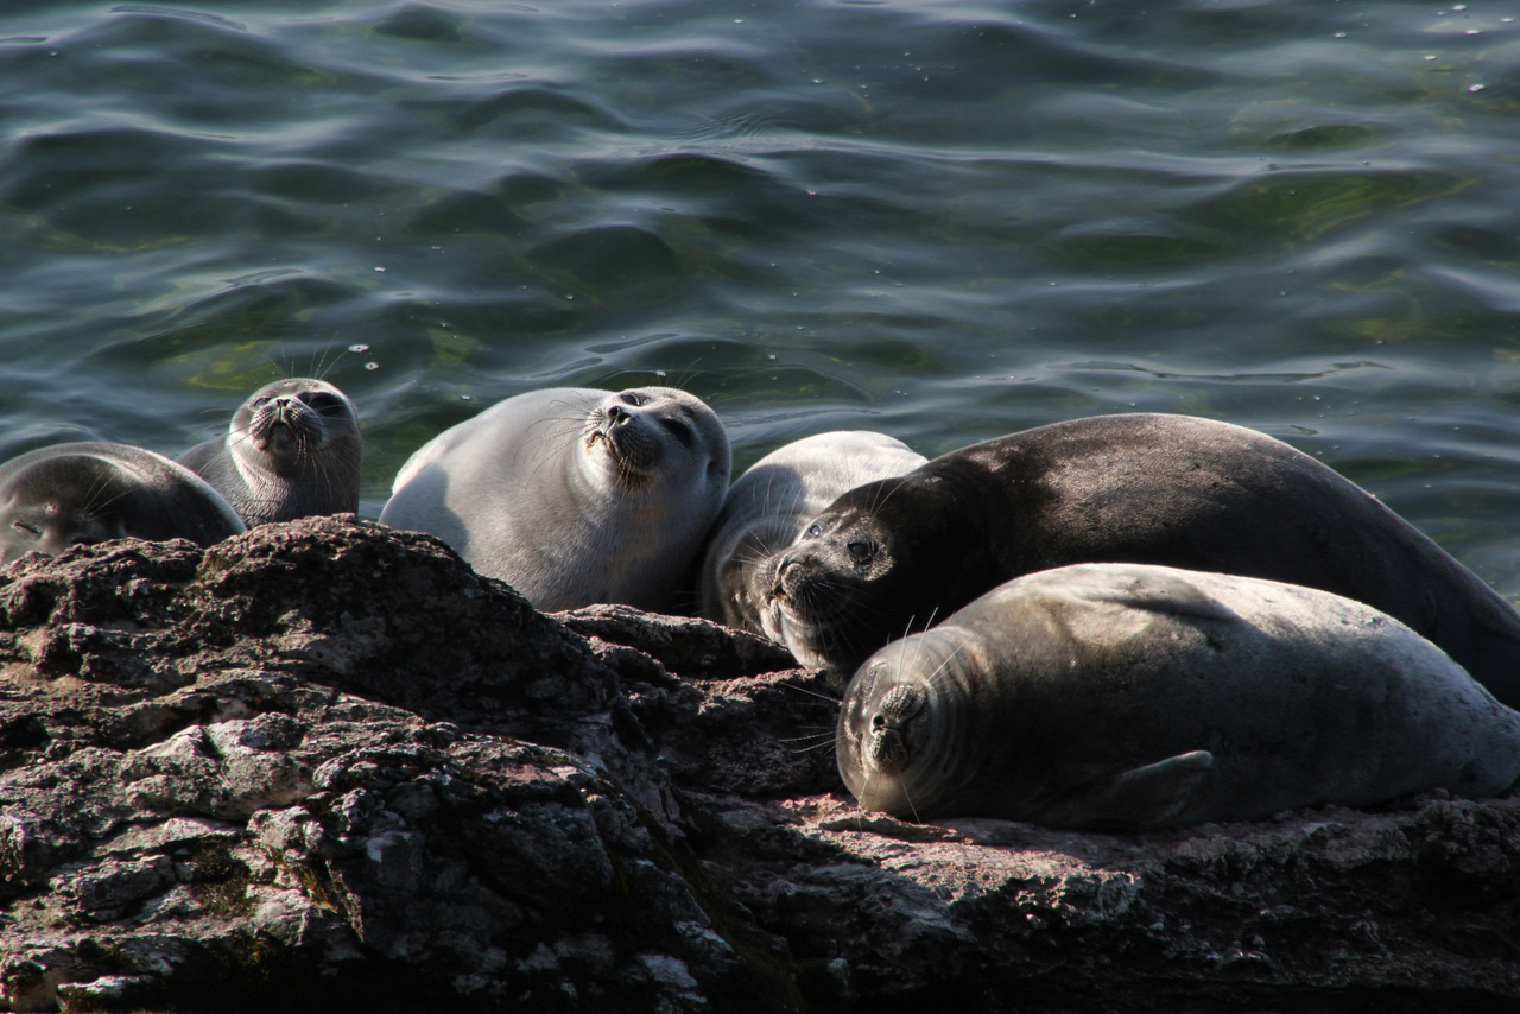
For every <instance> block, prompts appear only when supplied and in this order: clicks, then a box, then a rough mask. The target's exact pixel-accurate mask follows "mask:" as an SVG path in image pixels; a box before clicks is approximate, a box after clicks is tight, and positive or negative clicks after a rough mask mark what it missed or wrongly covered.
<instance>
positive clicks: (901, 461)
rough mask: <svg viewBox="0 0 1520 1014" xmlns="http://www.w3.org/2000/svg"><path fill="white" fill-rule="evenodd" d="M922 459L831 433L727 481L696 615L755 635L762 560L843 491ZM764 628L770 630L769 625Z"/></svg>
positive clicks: (875, 436)
mask: <svg viewBox="0 0 1520 1014" xmlns="http://www.w3.org/2000/svg"><path fill="white" fill-rule="evenodd" d="M926 460H928V459H926V458H925V457H924V456H923V455H922V454H918V453H916V452H915V451H914V450H913V449H912V448H910V447H909V446H908V445H907V444H905V443H903V442H902V441H901V440H898V439H896V438H894V437H889V436H887V435H886V434H885V433H875V432H872V431H870V430H832V431H830V432H827V433H819V434H817V435H815V436H811V437H804V438H802V439H801V440H794V441H793V442H791V443H789V444H785V445H783V446H782V447H779V448H777V449H776V450H774V451H772V452H771V453H769V454H767V455H766V456H765V457H763V458H761V459H760V460H759V461H757V462H755V463H754V464H753V465H751V466H750V467H749V468H748V469H747V470H745V472H744V474H743V475H741V476H739V478H738V479H736V480H734V484H733V486H731V487H730V488H729V491H728V496H727V497H726V498H725V499H724V501H723V510H722V512H721V513H720V514H719V515H718V520H717V522H716V523H715V524H714V525H713V534H712V537H711V539H710V540H709V541H708V544H707V554H706V557H705V559H704V561H703V564H702V615H703V616H706V617H707V618H708V619H711V620H717V621H719V622H720V623H726V624H728V625H729V626H731V627H739V628H742V629H745V630H750V631H753V632H754V633H757V634H760V633H765V632H766V625H765V624H764V623H763V622H762V619H761V616H760V608H759V604H760V602H762V601H764V600H765V595H764V592H765V588H764V587H763V585H760V584H758V583H757V581H756V579H757V578H758V577H759V576H760V575H761V572H762V568H761V567H760V566H759V565H760V564H761V563H762V562H763V561H764V559H765V558H766V557H767V556H769V555H771V554H772V553H774V552H776V551H777V550H779V549H782V548H783V547H785V546H789V545H791V543H792V540H794V539H796V538H797V536H798V535H799V534H801V532H802V530H803V529H804V528H806V527H807V523H808V522H809V521H810V520H812V518H813V516H814V515H815V514H817V513H818V512H820V511H822V510H823V509H824V508H825V507H827V506H828V505H829V504H830V503H832V502H833V501H834V500H835V498H837V497H838V496H839V495H840V494H842V493H844V492H845V491H846V490H849V489H853V488H854V487H856V486H859V485H861V484H862V483H866V482H871V481H872V480H874V479H885V478H889V477H891V476H894V475H902V474H903V473H904V472H910V471H912V470H913V469H915V468H917V467H918V466H919V465H922V464H923V463H924V462H925V461H926ZM770 626H771V627H773V628H774V627H775V626H776V624H775V623H774V622H772V623H771V624H770Z"/></svg>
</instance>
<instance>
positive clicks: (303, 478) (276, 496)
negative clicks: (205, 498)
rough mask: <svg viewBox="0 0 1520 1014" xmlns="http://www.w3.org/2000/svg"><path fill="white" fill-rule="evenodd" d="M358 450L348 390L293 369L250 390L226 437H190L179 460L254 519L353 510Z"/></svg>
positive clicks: (250, 522) (361, 443) (355, 507)
mask: <svg viewBox="0 0 1520 1014" xmlns="http://www.w3.org/2000/svg"><path fill="white" fill-rule="evenodd" d="M363 454H364V441H363V439H362V438H361V437H360V436H359V416H358V413H357V412H355V411H354V404H353V402H351V401H349V400H348V396H347V395H345V394H344V393H343V392H342V391H340V390H338V389H337V388H336V387H334V386H333V385H332V384H329V383H328V382H327V381H325V380H316V379H314V378H311V377H296V378H293V379H290V380H276V381H275V382H274V383H272V384H265V385H264V386H263V387H261V388H259V389H258V390H257V391H254V392H253V394H251V395H249V396H248V400H247V401H245V402H243V404H242V405H241V406H239V407H238V410H237V411H236V412H234V413H233V415H232V423H231V424H230V425H229V426H228V428H227V435H226V436H225V437H219V438H217V439H215V440H208V441H206V442H205V443H202V444H197V445H196V446H194V447H192V448H190V450H188V451H186V452H185V453H184V454H182V455H180V457H179V463H180V464H182V465H184V466H185V467H186V468H188V469H190V470H191V471H192V472H195V473H196V474H197V475H199V476H200V477H201V478H203V479H205V480H206V481H207V482H209V483H210V484H211V486H212V488H213V489H215V490H216V491H217V492H218V493H221V494H222V496H223V497H225V498H226V500H227V502H228V503H230V504H232V507H233V509H234V510H236V511H237V512H238V515H239V516H241V517H242V519H243V521H244V522H246V523H247V524H248V526H249V527H253V526H254V525H262V524H267V523H269V522H271V521H294V520H295V519H296V518H304V517H308V516H310V515H313V514H342V513H354V512H357V511H358V510H359V474H360V468H361V465H362V459H363Z"/></svg>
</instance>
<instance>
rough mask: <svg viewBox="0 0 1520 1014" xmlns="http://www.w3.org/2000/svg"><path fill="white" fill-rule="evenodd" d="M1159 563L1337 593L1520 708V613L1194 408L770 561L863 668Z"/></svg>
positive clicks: (1251, 438)
mask: <svg viewBox="0 0 1520 1014" xmlns="http://www.w3.org/2000/svg"><path fill="white" fill-rule="evenodd" d="M1102 562H1132V563H1159V564H1167V565H1170V566H1177V567H1187V568H1190V569H1195V570H1212V571H1220V572H1223V573H1229V574H1246V575H1249V576H1252V577H1265V578H1271V579H1273V580H1277V581H1289V582H1292V583H1294V584H1301V585H1308V586H1309V587H1312V588H1322V589H1324V590H1326V591H1332V592H1335V593H1336V594H1339V595H1345V596H1346V597H1348V598H1352V599H1356V600H1357V601H1359V602H1365V603H1367V604H1368V605H1370V606H1372V607H1374V608H1376V609H1381V610H1382V611H1383V612H1385V613H1388V614H1390V615H1392V616H1394V617H1395V618H1397V619H1399V620H1401V621H1403V622H1404V623H1407V624H1408V625H1409V626H1410V627H1412V628H1414V630H1415V632H1416V633H1419V634H1420V635H1422V636H1424V637H1428V638H1430V640H1432V641H1434V642H1435V643H1436V644H1437V645H1438V646H1440V647H1441V649H1442V650H1444V651H1445V652H1446V653H1447V654H1449V655H1451V657H1452V658H1453V659H1455V660H1456V662H1457V663H1458V664H1459V665H1462V666H1464V667H1466V669H1467V670H1468V672H1470V673H1471V674H1472V675H1473V677H1474V678H1476V679H1477V680H1478V682H1480V683H1482V684H1483V685H1484V686H1486V687H1488V689H1489V690H1490V691H1492V692H1493V694H1494V696H1495V697H1497V698H1498V699H1499V700H1501V701H1503V702H1504V703H1506V704H1510V705H1520V613H1517V612H1516V611H1515V609H1514V608H1513V607H1512V606H1511V605H1510V604H1509V603H1508V602H1506V601H1505V600H1504V599H1503V598H1502V597H1500V596H1499V595H1498V594H1497V593H1496V592H1494V591H1493V590H1492V589H1491V588H1489V587H1488V586H1487V585H1485V584H1484V583H1483V581H1482V580H1481V579H1479V578H1478V577H1477V575H1475V574H1473V573H1472V572H1471V571H1469V570H1468V569H1467V568H1466V567H1464V566H1462V565H1461V564H1460V563H1458V562H1457V561H1456V560H1454V559H1452V557H1451V556H1449V555H1448V554H1447V553H1446V552H1445V551H1443V550H1442V549H1441V548H1440V547H1439V546H1437V545H1436V544H1435V543H1434V542H1432V541H1431V540H1430V539H1428V538H1427V537H1426V536H1424V535H1423V534H1421V533H1420V532H1419V531H1418V530H1417V529H1416V528H1415V527H1414V526H1413V525H1411V524H1409V523H1408V522H1407V521H1405V520H1404V519H1402V518H1400V517H1399V516H1398V515H1396V514H1394V513H1393V511H1391V510H1389V509H1388V508H1387V507H1385V506H1384V505H1383V504H1381V503H1379V502H1378V501H1377V499H1376V498H1374V497H1373V496H1372V495H1371V494H1369V493H1368V492H1367V491H1366V490H1363V489H1362V488H1360V487H1359V486H1357V485H1356V484H1355V483H1353V482H1351V481H1350V480H1348V479H1345V478H1343V477H1342V476H1340V475H1337V474H1336V473H1335V472H1334V471H1332V470H1331V469H1329V468H1327V467H1326V466H1325V465H1323V464H1321V463H1320V462H1318V461H1315V460H1314V459H1313V458H1311V457H1309V456H1308V455H1307V454H1304V453H1302V452H1300V451H1297V450H1295V449H1294V448H1292V447H1290V446H1288V445H1287V444H1285V443H1283V442H1282V441H1280V440H1274V439H1273V438H1271V437H1269V436H1266V435H1265V434H1262V433H1257V432H1255V431H1254V430H1249V429H1246V428H1244V427H1242V426H1234V425H1231V424H1230V423H1223V422H1216V421H1214V420H1210V419H1198V418H1194V417H1191V416H1180V415H1152V414H1125V415H1108V416H1095V417H1091V418H1086V419H1074V420H1071V421H1069V422H1062V423H1055V424H1053V425H1049V426H1041V427H1038V428H1036V429H1031V430H1025V431H1024V432H1022V433H1014V434H1012V435H1011V436H1005V437H998V438H996V439H993V440H986V441H983V442H981V443H978V444H972V445H971V446H969V447H964V448H961V449H960V450H957V451H951V452H950V453H948V454H943V455H941V456H940V457H938V458H935V459H933V460H932V461H930V462H929V463H928V464H926V465H923V466H921V467H920V468H918V469H915V470H914V471H912V472H909V473H908V474H907V475H906V476H903V477H901V478H897V479H883V480H879V481H877V482H872V483H867V484H866V485H864V486H858V487H856V488H855V489H853V490H851V491H849V492H848V493H846V494H844V495H843V496H841V497H840V498H839V499H838V500H836V501H835V502H834V503H833V504H831V505H830V506H829V508H828V510H826V511H824V512H823V513H822V514H820V515H819V516H818V517H817V518H815V519H814V521H813V523H812V524H811V525H810V526H809V528H808V530H807V531H805V532H804V533H803V535H802V537H801V538H799V539H798V541H797V542H796V543H794V544H793V545H792V546H790V547H789V548H787V549H784V550H782V551H781V552H779V553H777V554H775V555H774V556H772V557H771V558H770V559H769V560H768V561H766V563H765V565H764V566H765V568H766V574H767V582H766V583H767V587H768V601H767V602H766V603H764V604H763V607H764V608H765V609H767V610H769V609H771V608H775V609H776V610H777V615H778V616H779V617H780V618H781V620H782V623H783V627H784V630H783V638H784V640H785V642H786V644H787V646H788V647H789V648H791V649H792V651H793V652H794V653H795V654H796V655H797V657H798V659H799V660H801V661H804V662H806V663H808V664H812V665H825V666H828V667H831V668H833V669H835V670H836V672H838V673H842V674H844V675H846V676H847V675H848V674H849V673H852V672H854V671H855V668H856V667H857V666H858V665H859V664H860V661H861V660H862V659H864V658H865V657H866V656H867V655H869V654H870V653H871V652H873V651H875V650H876V649H877V648H879V647H881V646H882V645H883V644H886V643H887V642H888V641H889V640H891V639H892V638H894V637H902V636H903V635H904V634H906V633H909V632H910V631H913V630H920V629H923V628H924V627H925V626H927V625H928V624H929V623H931V622H932V621H933V620H934V619H935V618H937V617H943V616H946V615H948V614H949V613H951V612H953V611H954V610H956V609H959V608H960V607H961V606H964V605H965V604H967V603H968V602H970V601H971V600H972V599H974V598H976V597H977V596H978V595H981V594H982V593H983V592H986V591H988V590H990V589H992V588H993V587H995V586H996V585H998V584H1000V583H1001V582H1003V581H1006V580H1008V579H1009V578H1012V577H1017V576H1018V575H1020V574H1027V573H1030V572H1032V571H1036V570H1045V569H1048V568H1051V567H1058V566H1061V565H1063V564H1068V563H1102Z"/></svg>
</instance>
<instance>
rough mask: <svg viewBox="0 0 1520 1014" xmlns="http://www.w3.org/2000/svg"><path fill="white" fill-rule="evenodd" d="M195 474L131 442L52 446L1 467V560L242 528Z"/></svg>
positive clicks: (210, 537) (213, 536) (195, 538)
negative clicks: (127, 540) (115, 542)
mask: <svg viewBox="0 0 1520 1014" xmlns="http://www.w3.org/2000/svg"><path fill="white" fill-rule="evenodd" d="M244 530H245V529H244V526H243V522H242V520H241V519H240V518H239V517H238V516H237V512H235V511H234V510H233V509H232V507H231V506H230V505H229V504H228V503H227V501H226V500H224V499H222V497H221V496H220V495H219V494H218V493H217V492H216V490H214V489H212V488H211V487H210V486H208V485H207V484H206V483H205V482H203V481H202V480H201V478H200V477H199V476H197V475H196V474H195V473H194V472H191V471H190V470H189V469H187V468H185V467H183V466H181V465H178V464H176V463H174V462H173V461H170V460H169V459H168V458H166V457H164V456H163V455H161V454H155V453H154V452H152V451H149V450H144V449H143V448H141V447H133V446H131V445H130V444H107V443H72V444H54V445H53V446H51V447H42V448H39V449H38V450H35V451H29V452H28V453H26V454H23V455H21V456H19V457H16V458H12V459H11V460H10V461H7V462H6V463H5V464H3V465H0V563H10V562H11V561H12V560H15V559H17V558H18V557H20V556H22V555H24V554H26V553H29V552H38V553H44V554H46V555H48V556H56V555H57V554H59V553H61V552H63V551H64V550H65V549H67V548H68V547H69V546H72V545H82V544H83V545H87V544H93V543H96V542H105V541H106V540H108V539H124V538H128V537H131V538H138V539H152V540H160V539H189V540H190V541H192V542H194V543H196V544H198V545H201V546H209V545H212V544H213V543H216V542H220V541H221V540H223V539H225V538H227V537H228V536H230V535H236V534H238V533H239V532H242V531H244Z"/></svg>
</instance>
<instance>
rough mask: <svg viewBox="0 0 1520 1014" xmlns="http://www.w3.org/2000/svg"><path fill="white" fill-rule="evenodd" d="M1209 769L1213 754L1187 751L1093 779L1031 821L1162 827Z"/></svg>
mask: <svg viewBox="0 0 1520 1014" xmlns="http://www.w3.org/2000/svg"><path fill="white" fill-rule="evenodd" d="M1213 767H1214V755H1213V754H1211V753H1209V752H1208V751H1207V750H1189V751H1188V752H1187V753H1179V754H1177V755H1176V756H1173V757H1168V758H1166V759H1165V760H1159V761H1156V762H1155V763H1153V764H1144V765H1141V766H1140V767H1138V768H1130V769H1129V770H1127V771H1121V772H1119V773H1118V774H1116V775H1110V776H1108V777H1106V778H1098V779H1094V780H1093V781H1091V782H1088V783H1087V784H1085V785H1082V786H1079V787H1077V788H1076V789H1074V790H1072V791H1071V792H1070V793H1069V794H1067V796H1066V797H1065V798H1064V799H1062V800H1060V801H1059V802H1057V803H1055V804H1054V805H1052V806H1049V807H1047V808H1046V809H1044V810H1042V811H1041V812H1040V813H1039V814H1038V815H1037V816H1036V817H1035V818H1034V819H1035V821H1036V823H1040V824H1055V825H1058V826H1064V827H1111V828H1122V829H1140V828H1151V827H1164V826H1166V825H1168V824H1172V823H1175V822H1176V821H1177V819H1178V818H1179V817H1181V816H1182V814H1183V812H1184V811H1185V810H1186V809H1187V808H1188V805H1189V804H1190V803H1192V802H1193V797H1194V795H1195V794H1196V793H1197V791H1198V789H1199V787H1200V786H1202V784H1203V782H1204V779H1205V778H1207V777H1208V774H1209V772H1210V771H1211V770H1212V769H1213Z"/></svg>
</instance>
